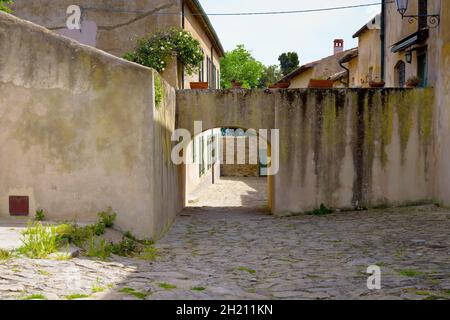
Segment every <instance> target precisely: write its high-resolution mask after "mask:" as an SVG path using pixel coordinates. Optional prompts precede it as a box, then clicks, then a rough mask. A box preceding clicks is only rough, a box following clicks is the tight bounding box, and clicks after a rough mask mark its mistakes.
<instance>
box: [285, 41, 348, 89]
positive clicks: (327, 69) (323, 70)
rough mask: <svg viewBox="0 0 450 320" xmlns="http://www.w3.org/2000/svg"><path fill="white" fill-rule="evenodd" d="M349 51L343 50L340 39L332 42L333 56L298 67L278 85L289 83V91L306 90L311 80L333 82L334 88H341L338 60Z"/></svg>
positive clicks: (341, 74) (340, 69)
mask: <svg viewBox="0 0 450 320" xmlns="http://www.w3.org/2000/svg"><path fill="white" fill-rule="evenodd" d="M349 51H351V50H344V42H343V40H342V39H336V40H334V45H333V52H334V54H333V55H331V56H328V57H326V58H323V59H321V60H317V61H314V62H311V63H308V64H305V65H302V66H300V67H299V68H298V69H296V70H294V71H293V72H291V73H290V74H288V75H286V76H285V77H283V78H282V79H281V80H280V81H279V83H289V84H290V86H289V88H290V89H293V88H308V85H309V82H310V80H312V79H321V80H333V82H334V87H342V86H344V84H343V82H342V81H343V79H344V77H343V73H342V71H343V69H342V67H341V66H340V64H339V61H340V59H342V57H344V56H345V55H346V54H347V53H349Z"/></svg>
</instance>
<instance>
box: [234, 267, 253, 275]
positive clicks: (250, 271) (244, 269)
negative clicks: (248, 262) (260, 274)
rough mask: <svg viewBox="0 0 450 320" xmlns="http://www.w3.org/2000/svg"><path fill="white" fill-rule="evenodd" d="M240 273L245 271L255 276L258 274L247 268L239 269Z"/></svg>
mask: <svg viewBox="0 0 450 320" xmlns="http://www.w3.org/2000/svg"><path fill="white" fill-rule="evenodd" d="M238 271H245V272H248V273H250V274H255V273H256V270H253V269H249V268H245V267H239V268H238Z"/></svg>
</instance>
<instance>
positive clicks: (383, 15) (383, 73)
mask: <svg viewBox="0 0 450 320" xmlns="http://www.w3.org/2000/svg"><path fill="white" fill-rule="evenodd" d="M380 37H381V81H385V80H384V79H385V76H386V71H385V67H386V57H385V54H386V48H385V45H386V0H382V3H381V30H380Z"/></svg>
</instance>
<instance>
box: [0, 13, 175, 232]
mask: <svg viewBox="0 0 450 320" xmlns="http://www.w3.org/2000/svg"><path fill="white" fill-rule="evenodd" d="M155 76H156V73H155V72H154V71H152V70H151V69H148V68H144V67H142V66H139V65H136V64H133V63H130V62H127V61H124V60H122V59H118V58H116V57H114V56H111V55H109V54H107V53H105V52H102V51H99V50H96V49H94V48H91V47H87V46H83V45H80V44H79V43H77V42H74V41H71V40H69V39H67V38H63V37H61V36H59V35H57V34H55V33H53V32H50V31H48V30H47V29H45V28H42V27H39V26H37V25H34V24H32V23H29V22H26V21H23V20H20V19H17V18H15V17H13V16H12V15H8V14H5V13H1V12H0V146H1V152H0V168H1V170H0V216H3V217H5V216H9V214H10V212H9V211H10V210H9V204H8V199H9V197H10V196H28V197H29V199H30V214H31V215H34V212H35V210H36V209H37V208H42V209H44V210H45V211H46V216H47V218H48V219H53V220H63V219H70V220H71V219H78V220H89V221H92V220H95V219H96V218H97V217H96V213H97V212H98V211H100V210H104V209H105V208H106V207H109V206H111V207H112V208H113V209H114V210H115V211H117V212H118V219H117V224H118V226H119V227H120V228H121V229H123V230H130V231H132V232H133V233H135V234H136V235H138V236H141V237H155V238H156V237H158V236H160V235H161V234H162V233H163V232H164V231H165V230H166V229H167V228H168V227H169V226H170V224H171V222H172V220H173V219H174V217H175V215H176V213H177V212H179V211H180V210H181V208H182V205H183V202H182V200H183V199H182V197H183V193H182V189H183V188H182V187H181V186H183V181H182V179H181V180H180V176H179V174H178V170H179V169H178V168H177V167H176V166H174V165H173V164H172V162H171V161H170V150H171V141H170V137H171V134H172V132H173V130H174V123H175V91H174V90H173V89H172V88H171V87H169V86H168V85H167V84H165V83H164V87H165V98H164V101H163V103H161V104H160V105H158V106H157V105H155V103H154V80H153V79H154V77H155Z"/></svg>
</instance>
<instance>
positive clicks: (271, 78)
mask: <svg viewBox="0 0 450 320" xmlns="http://www.w3.org/2000/svg"><path fill="white" fill-rule="evenodd" d="M282 76H283V75H282V74H281V70H280V67H278V66H277V65H272V66H267V67H264V73H263V75H262V77H261V79H260V80H259V87H260V88H267V87H269V86H270V85H273V84H275V83H276V82H278V80H280V79H281V78H282Z"/></svg>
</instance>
